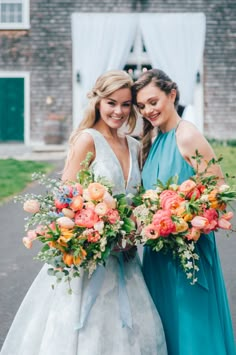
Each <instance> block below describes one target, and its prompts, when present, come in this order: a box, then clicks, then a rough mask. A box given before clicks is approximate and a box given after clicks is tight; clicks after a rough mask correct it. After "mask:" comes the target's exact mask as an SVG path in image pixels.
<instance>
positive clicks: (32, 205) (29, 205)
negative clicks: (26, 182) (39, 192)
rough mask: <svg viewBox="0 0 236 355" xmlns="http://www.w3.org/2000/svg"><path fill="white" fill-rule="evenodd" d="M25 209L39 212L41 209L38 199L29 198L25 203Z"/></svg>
mask: <svg viewBox="0 0 236 355" xmlns="http://www.w3.org/2000/svg"><path fill="white" fill-rule="evenodd" d="M23 209H24V211H26V212H29V213H37V212H39V210H40V204H39V202H38V201H37V200H27V201H25V203H24V204H23Z"/></svg>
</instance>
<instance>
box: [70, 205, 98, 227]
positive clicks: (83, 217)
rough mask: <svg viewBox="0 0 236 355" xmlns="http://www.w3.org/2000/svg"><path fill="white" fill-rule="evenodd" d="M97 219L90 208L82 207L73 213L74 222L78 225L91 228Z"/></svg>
mask: <svg viewBox="0 0 236 355" xmlns="http://www.w3.org/2000/svg"><path fill="white" fill-rule="evenodd" d="M98 219H99V218H98V215H97V214H96V213H95V211H94V210H93V209H92V208H86V209H82V210H81V211H79V212H77V213H76V214H75V224H76V225H77V226H79V227H85V228H92V227H93V226H94V224H95V223H96V222H97V221H98Z"/></svg>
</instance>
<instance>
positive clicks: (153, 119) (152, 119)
mask: <svg viewBox="0 0 236 355" xmlns="http://www.w3.org/2000/svg"><path fill="white" fill-rule="evenodd" d="M159 116H160V113H157V114H155V115H152V116H149V117H148V119H149V120H150V121H155V120H156V119H157V118H158V117H159Z"/></svg>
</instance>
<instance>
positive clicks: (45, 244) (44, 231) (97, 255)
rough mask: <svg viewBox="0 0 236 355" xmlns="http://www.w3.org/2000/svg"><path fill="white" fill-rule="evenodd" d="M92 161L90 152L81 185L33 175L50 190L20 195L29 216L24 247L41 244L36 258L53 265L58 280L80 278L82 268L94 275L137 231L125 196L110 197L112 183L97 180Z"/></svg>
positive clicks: (51, 267) (51, 270) (81, 176)
mask: <svg viewBox="0 0 236 355" xmlns="http://www.w3.org/2000/svg"><path fill="white" fill-rule="evenodd" d="M90 159H91V154H88V155H87V157H86V159H85V161H84V162H83V163H82V164H81V165H82V169H81V170H80V171H79V172H78V174H77V181H75V182H66V183H65V182H62V181H60V180H56V179H50V178H47V177H46V176H45V175H42V174H35V173H34V174H33V180H38V181H39V183H41V184H43V185H46V186H47V188H48V189H49V190H48V191H47V192H46V194H45V195H34V194H26V195H24V196H18V197H16V200H18V201H21V202H22V203H23V208H24V210H25V211H26V212H29V213H30V214H31V215H30V217H28V218H26V220H27V223H26V224H25V230H26V232H27V235H26V236H25V237H23V243H24V245H25V246H26V247H27V248H31V247H32V243H33V241H35V240H38V241H40V242H41V243H42V249H41V250H40V252H39V253H38V255H37V257H36V258H37V259H39V260H41V261H43V262H45V263H47V264H48V265H49V269H48V273H49V275H54V276H56V278H57V281H58V282H59V281H61V280H62V279H64V280H65V281H66V280H67V281H70V280H71V278H72V277H77V276H80V268H82V269H84V270H87V271H88V272H89V275H90V276H91V274H92V273H93V271H94V270H95V269H96V267H97V266H98V265H99V264H105V262H106V260H107V258H108V256H109V255H110V252H111V250H112V249H113V247H114V246H115V245H117V243H119V245H122V246H123V247H125V244H126V243H129V242H130V240H129V235H130V233H131V232H132V231H133V230H134V229H135V224H134V222H133V221H132V220H131V218H129V217H130V215H131V213H132V211H131V208H130V207H129V206H128V204H127V202H126V197H125V195H123V194H120V195H116V196H112V192H111V191H112V189H111V188H112V186H111V184H110V182H109V181H107V180H106V179H105V178H103V177H99V178H97V179H95V176H94V173H93V171H92V170H90V169H89V168H88V166H89V161H90ZM32 226H33V227H32Z"/></svg>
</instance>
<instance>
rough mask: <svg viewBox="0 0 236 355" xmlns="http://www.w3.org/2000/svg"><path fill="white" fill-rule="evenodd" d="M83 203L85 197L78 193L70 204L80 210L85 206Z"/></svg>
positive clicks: (74, 209) (73, 208)
mask: <svg viewBox="0 0 236 355" xmlns="http://www.w3.org/2000/svg"><path fill="white" fill-rule="evenodd" d="M83 203H84V200H83V198H82V197H81V196H79V195H78V196H75V197H73V198H72V200H71V202H70V205H69V206H70V208H71V209H72V210H73V211H79V210H81V209H82V208H83Z"/></svg>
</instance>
